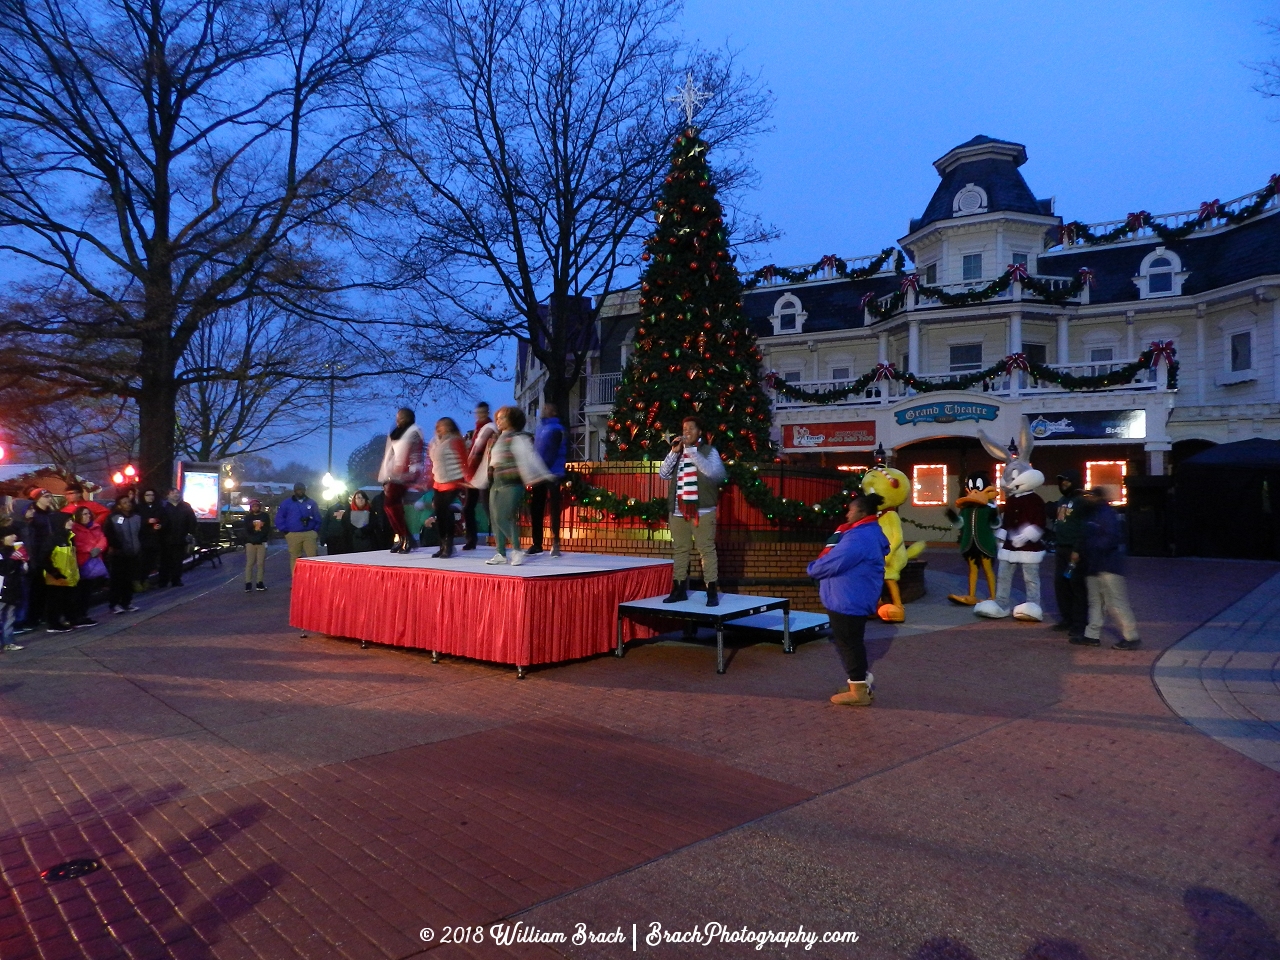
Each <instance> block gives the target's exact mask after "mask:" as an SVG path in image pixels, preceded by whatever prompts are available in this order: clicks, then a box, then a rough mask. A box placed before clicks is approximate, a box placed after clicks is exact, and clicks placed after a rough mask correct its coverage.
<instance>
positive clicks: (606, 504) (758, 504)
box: [565, 460, 863, 527]
mask: <svg viewBox="0 0 1280 960" xmlns="http://www.w3.org/2000/svg"><path fill="white" fill-rule="evenodd" d="M759 470H760V468H759V466H758V465H755V464H746V463H743V462H741V461H738V460H730V461H727V462H726V463H725V471H726V472H727V473H728V475H729V481H730V482H731V483H732V484H733V485H734V486H736V487H737V488H738V489H739V490H741V491H742V497H743V499H744V500H746V501H747V503H748V504H750V505H751V506H752V507H755V508H756V509H757V510H759V511H760V512H761V513H762V514H764V516H765V519H767V520H769V521H770V522H771V523H774V524H777V525H778V526H780V527H823V526H829V525H830V523H831V521H832V520H835V519H838V518H840V517H843V516H844V513H845V510H846V509H848V506H849V501H850V500H852V499H853V497H855V496H856V495H857V494H858V492H859V491H860V490H861V489H862V476H863V475H862V474H861V473H850V474H849V476H848V477H846V478H845V480H844V482H843V484H842V485H841V489H840V492H839V493H833V494H832V495H831V496H829V497H827V498H826V499H824V500H822V501H820V502H818V503H815V504H808V503H805V502H804V501H803V500H795V499H792V498H789V497H780V496H778V495H777V494H776V493H774V492H773V490H772V489H771V488H770V487H769V484H767V483H766V482H765V481H764V480H762V479H761V478H760V476H759ZM565 486H566V488H567V490H568V494H569V500H570V502H571V503H577V504H580V505H581V506H584V507H589V508H591V509H594V510H599V511H600V512H601V514H603V515H604V516H606V517H608V518H609V519H611V520H640V521H642V522H644V523H646V524H649V525H653V524H656V523H660V522H662V521H663V520H665V519H666V518H667V498H666V497H654V498H653V499H652V500H637V499H636V498H635V497H622V496H619V495H618V494H616V493H614V492H613V491H611V490H606V489H604V488H603V487H597V486H593V485H592V484H590V483H588V482H587V481H586V480H584V479H583V477H582V475H581V474H580V473H576V472H574V471H570V472H569V474H568V476H566V477H565Z"/></svg>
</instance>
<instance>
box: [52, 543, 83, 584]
mask: <svg viewBox="0 0 1280 960" xmlns="http://www.w3.org/2000/svg"><path fill="white" fill-rule="evenodd" d="M52 565H53V568H54V569H55V570H57V571H58V573H60V574H62V576H60V577H56V576H54V575H53V574H52V573H49V571H47V570H46V571H45V574H44V582H45V583H46V584H48V585H49V586H51V587H74V586H75V585H76V584H77V583H79V582H80V567H79V566H77V565H76V551H75V547H72V546H71V545H69V544H68V545H66V546H61V547H54V548H53V554H52Z"/></svg>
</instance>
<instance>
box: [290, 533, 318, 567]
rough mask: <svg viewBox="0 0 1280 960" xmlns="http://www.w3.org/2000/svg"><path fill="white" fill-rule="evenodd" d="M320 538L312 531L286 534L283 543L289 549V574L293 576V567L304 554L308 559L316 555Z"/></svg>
mask: <svg viewBox="0 0 1280 960" xmlns="http://www.w3.org/2000/svg"><path fill="white" fill-rule="evenodd" d="M319 540H320V538H319V537H318V536H316V532H315V531H314V530H303V531H302V532H301V533H286V534H285V535H284V542H285V543H286V544H287V545H288V547H289V574H290V576H292V575H293V565H294V564H295V563H297V562H298V558H299V557H301V556H302V555H303V554H304V553H305V554H306V555H307V556H308V557H314V556H315V555H316V547H317V544H318V543H319Z"/></svg>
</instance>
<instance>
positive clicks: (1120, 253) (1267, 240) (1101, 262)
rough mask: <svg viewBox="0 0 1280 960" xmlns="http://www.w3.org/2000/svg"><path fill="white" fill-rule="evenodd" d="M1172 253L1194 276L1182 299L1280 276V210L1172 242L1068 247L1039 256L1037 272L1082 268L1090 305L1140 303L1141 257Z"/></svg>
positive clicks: (1057, 272) (1058, 272)
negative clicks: (1087, 275)
mask: <svg viewBox="0 0 1280 960" xmlns="http://www.w3.org/2000/svg"><path fill="white" fill-rule="evenodd" d="M1160 246H1163V247H1165V248H1167V249H1169V250H1172V251H1173V252H1174V253H1176V254H1177V255H1178V258H1179V259H1180V260H1181V261H1182V269H1183V270H1184V271H1186V272H1188V273H1189V274H1190V275H1189V276H1188V277H1187V280H1186V282H1185V283H1184V284H1183V285H1182V294H1183V296H1194V295H1195V294H1198V293H1204V292H1205V291H1207V290H1216V289H1218V288H1220V287H1229V286H1231V285H1232V284H1236V283H1243V282H1245V281H1248V280H1251V279H1253V278H1254V277H1265V276H1275V275H1277V274H1280V211H1273V212H1270V213H1267V214H1264V215H1263V216H1260V217H1257V218H1256V219H1253V220H1250V221H1248V222H1246V223H1242V224H1240V225H1239V226H1235V227H1229V228H1227V229H1225V230H1219V231H1216V232H1213V233H1193V234H1191V235H1190V236H1189V237H1186V238H1184V239H1182V240H1177V241H1174V242H1173V243H1167V244H1166V243H1164V242H1163V241H1161V240H1160V239H1159V238H1158V237H1152V238H1150V239H1149V240H1147V241H1145V242H1143V243H1125V244H1113V245H1099V246H1095V247H1069V248H1067V249H1066V250H1062V251H1058V250H1050V251H1047V252H1045V253H1042V254H1040V257H1039V261H1038V264H1039V269H1038V272H1039V273H1041V274H1043V275H1046V276H1062V277H1069V276H1072V275H1074V274H1075V272H1076V271H1077V270H1079V269H1080V268H1081V267H1088V268H1089V269H1090V270H1092V271H1093V277H1094V287H1093V289H1092V290H1091V291H1090V292H1089V302H1090V303H1122V302H1125V301H1129V300H1138V299H1139V298H1138V288H1137V286H1136V285H1135V284H1134V282H1133V278H1134V277H1136V276H1137V275H1138V270H1139V267H1140V266H1141V264H1142V259H1143V257H1145V256H1146V255H1147V254H1149V253H1150V252H1151V251H1152V250H1154V249H1155V248H1156V247H1160Z"/></svg>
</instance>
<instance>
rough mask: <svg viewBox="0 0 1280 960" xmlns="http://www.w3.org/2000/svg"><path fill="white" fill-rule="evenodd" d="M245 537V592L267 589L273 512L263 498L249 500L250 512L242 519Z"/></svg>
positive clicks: (242, 530)
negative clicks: (255, 586) (266, 505)
mask: <svg viewBox="0 0 1280 960" xmlns="http://www.w3.org/2000/svg"><path fill="white" fill-rule="evenodd" d="M241 524H242V526H241V536H243V537H244V592H245V593H249V592H250V591H251V590H253V589H254V584H255V582H256V583H257V589H258V590H260V591H265V590H266V589H267V584H266V570H267V541H268V540H270V539H271V514H269V513H267V511H266V510H264V509H263V508H262V501H261V500H250V501H249V512H248V513H246V514H245V515H244V519H243V520H242V521H241Z"/></svg>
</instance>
